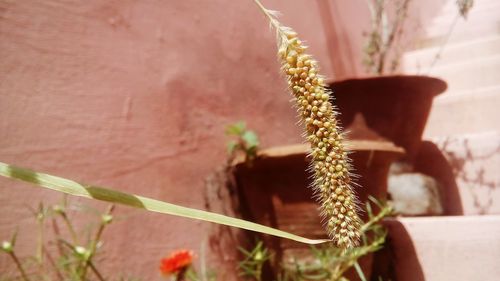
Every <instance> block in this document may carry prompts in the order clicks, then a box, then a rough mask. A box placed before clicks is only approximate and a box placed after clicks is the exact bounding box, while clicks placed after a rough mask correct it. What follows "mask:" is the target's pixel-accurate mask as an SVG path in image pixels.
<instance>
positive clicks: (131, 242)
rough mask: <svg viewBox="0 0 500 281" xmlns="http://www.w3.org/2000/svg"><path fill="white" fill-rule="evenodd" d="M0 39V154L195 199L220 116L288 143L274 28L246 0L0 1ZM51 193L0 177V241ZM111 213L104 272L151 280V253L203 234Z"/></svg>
mask: <svg viewBox="0 0 500 281" xmlns="http://www.w3.org/2000/svg"><path fill="white" fill-rule="evenodd" d="M0 37H1V38H2V39H1V40H0V58H1V63H0V77H1V80H0V120H1V121H0V135H1V136H2V137H1V138H0V159H1V161H4V162H7V163H13V164H16V165H20V166H25V167H30V168H33V169H36V170H41V171H45V172H48V173H52V174H55V175H60V176H64V177H68V178H72V179H77V180H81V181H84V182H89V183H94V184H100V185H104V186H109V187H115V188H118V189H120V190H123V191H127V192H134V193H138V194H142V195H146V196H150V197H154V198H158V199H163V200H167V201H169V202H175V203H178V204H182V205H186V206H191V207H197V208H203V207H204V200H203V192H204V185H203V180H204V178H205V177H206V176H207V175H208V174H209V173H210V172H212V171H213V170H214V169H215V168H216V167H217V166H219V165H220V164H222V163H223V162H224V160H225V159H226V149H225V142H226V139H225V136H224V127H225V126H226V125H227V124H229V123H232V122H235V121H238V120H240V119H243V120H247V121H248V123H249V126H250V127H251V128H253V129H255V130H256V131H257V132H258V133H259V134H260V136H261V139H262V144H263V146H272V145H278V144H291V143H296V142H299V141H300V129H299V128H298V127H297V126H296V125H295V112H294V110H293V109H291V107H290V105H289V96H288V94H287V93H286V92H285V91H284V89H285V87H286V85H285V83H284V82H282V81H283V80H282V79H281V78H280V76H279V75H278V69H279V65H278V63H277V61H276V59H275V50H276V48H275V43H274V33H272V32H270V31H269V29H268V24H267V22H266V19H265V18H264V17H263V16H262V15H261V13H260V12H259V11H258V10H257V9H256V7H255V5H254V4H253V3H252V2H251V1H243V2H240V1H227V0H226V1H222V0H219V1H105V2H103V1H83V2H82V1H55V0H51V1H0ZM59 198H60V195H59V194H57V193H54V192H50V191H38V190H36V189H34V188H33V187H31V186H28V185H26V184H21V183H15V182H12V181H9V180H5V179H0V213H1V214H2V215H1V216H0V239H2V240H3V239H8V237H9V236H10V234H11V233H12V232H13V231H14V229H15V227H16V225H19V226H20V228H19V231H20V237H19V244H20V247H23V246H22V245H24V246H26V247H25V248H27V246H31V242H33V241H30V239H34V236H33V234H32V233H31V232H32V230H33V226H34V223H33V221H32V220H31V217H30V213H29V210H28V209H27V208H26V206H28V205H29V206H36V204H38V202H39V201H40V200H44V201H45V202H56V201H57V200H59ZM82 202H83V203H85V204H89V202H90V201H87V200H85V201H83V200H82ZM97 206H99V207H100V208H101V209H103V206H104V205H103V204H99V205H97ZM7 214H8V215H7ZM120 214H121V215H125V214H126V215H127V216H126V217H125V219H124V220H121V221H119V222H117V223H116V224H115V225H114V226H113V227H112V228H111V229H110V231H109V232H107V233H106V235H105V241H106V244H105V248H104V249H105V251H106V264H108V265H109V267H108V268H107V269H106V270H104V272H105V273H106V274H109V273H111V272H113V271H112V269H113V268H114V269H119V270H124V271H126V272H128V273H131V274H134V275H138V276H140V277H142V278H143V280H158V279H159V276H158V271H157V267H158V262H159V259H160V257H162V256H163V255H165V254H166V253H167V252H168V251H170V250H173V249H176V248H189V249H193V250H195V251H198V250H199V248H200V245H201V243H202V241H203V240H204V239H206V236H208V233H206V231H207V230H208V228H209V227H208V224H205V223H200V222H197V221H191V220H186V219H178V218H173V217H169V216H162V215H157V214H152V213H145V212H140V211H133V210H131V209H126V208H119V209H118V211H117V215H118V216H119V215H120ZM198 253H199V251H198ZM209 257H211V258H212V259H211V260H210V263H209V265H208V266H210V267H213V268H216V267H218V265H219V264H221V263H224V264H227V267H226V269H227V268H231V269H233V268H234V266H235V264H234V261H233V263H230V261H229V262H227V261H226V260H224V258H232V257H221V256H215V255H210V256H209ZM10 265H11V263H10V260H7V258H6V257H5V256H4V255H2V256H0V269H6V268H10ZM218 270H219V271H220V275H222V274H223V273H224V272H223V271H224V270H225V269H224V268H218ZM0 271H2V270H0ZM223 279H224V278H223ZM223 279H221V280H223ZM226 280H229V278H226Z"/></svg>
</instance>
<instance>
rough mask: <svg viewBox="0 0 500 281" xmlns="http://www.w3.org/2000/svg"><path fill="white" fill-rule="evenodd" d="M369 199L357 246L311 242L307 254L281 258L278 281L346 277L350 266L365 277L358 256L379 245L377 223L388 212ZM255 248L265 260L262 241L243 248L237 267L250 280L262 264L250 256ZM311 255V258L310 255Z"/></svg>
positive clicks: (383, 232)
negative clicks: (365, 218) (247, 249)
mask: <svg viewBox="0 0 500 281" xmlns="http://www.w3.org/2000/svg"><path fill="white" fill-rule="evenodd" d="M370 201H371V203H370V202H367V203H366V212H367V215H368V221H367V222H366V223H365V224H363V225H362V227H361V233H362V237H361V241H362V243H361V246H359V247H355V248H351V249H347V250H346V249H341V248H337V247H335V246H334V245H333V244H325V245H323V246H320V247H314V246H312V247H311V249H310V253H309V257H308V258H306V259H304V258H302V259H299V258H297V257H294V258H292V261H291V262H288V261H287V262H285V263H283V264H282V265H281V268H280V269H279V272H280V273H279V274H278V276H277V280H278V281H310V280H320V281H348V280H349V279H347V277H346V276H345V273H346V272H347V270H349V269H351V268H354V270H355V271H356V272H357V274H358V276H359V278H360V279H361V280H362V281H365V280H367V279H366V276H364V274H363V271H362V269H361V267H360V265H359V259H360V258H362V257H363V256H366V255H367V254H370V253H373V252H375V251H377V250H379V249H381V248H382V247H383V245H384V243H385V238H386V236H387V232H386V230H385V228H384V227H383V226H382V224H380V221H381V220H382V219H383V218H385V217H387V216H389V215H391V214H392V208H391V207H389V206H387V205H386V204H382V203H380V202H379V201H377V200H376V199H374V198H372V197H370ZM372 204H374V205H375V206H376V208H377V209H378V210H377V211H378V212H377V213H375V212H374V211H373V207H372ZM257 252H262V253H265V256H266V257H267V259H265V261H267V260H268V259H269V256H270V254H269V253H268V251H267V249H266V248H264V246H263V245H262V242H259V243H258V244H257V246H256V247H255V248H254V249H253V250H252V251H251V252H247V251H244V250H243V253H244V254H245V259H244V260H243V261H242V262H241V263H240V270H242V274H243V275H244V276H249V277H251V278H253V280H257V281H259V280H261V278H262V277H261V274H262V272H261V271H259V270H258V269H259V268H260V269H261V268H262V264H263V263H257V262H255V261H253V260H252V257H254V256H255V255H256V253H257ZM311 257H312V259H311Z"/></svg>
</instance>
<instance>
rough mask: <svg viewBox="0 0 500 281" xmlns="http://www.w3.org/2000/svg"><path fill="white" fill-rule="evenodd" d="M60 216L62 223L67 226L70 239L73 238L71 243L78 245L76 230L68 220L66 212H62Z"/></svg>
mask: <svg viewBox="0 0 500 281" xmlns="http://www.w3.org/2000/svg"><path fill="white" fill-rule="evenodd" d="M61 216H62V218H63V220H64V223H65V224H66V226H67V227H68V230H69V232H70V234H71V239H72V240H73V244H74V245H78V236H77V235H76V231H75V228H74V227H73V224H72V223H71V221H70V220H69V218H68V216H67V215H66V213H62V214H61Z"/></svg>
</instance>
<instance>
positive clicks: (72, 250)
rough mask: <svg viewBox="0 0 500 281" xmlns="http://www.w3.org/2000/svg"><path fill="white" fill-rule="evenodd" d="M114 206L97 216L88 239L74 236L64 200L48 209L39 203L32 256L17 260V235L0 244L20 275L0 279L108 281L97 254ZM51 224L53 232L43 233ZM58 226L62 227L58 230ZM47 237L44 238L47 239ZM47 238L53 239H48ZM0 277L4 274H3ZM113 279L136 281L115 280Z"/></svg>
mask: <svg viewBox="0 0 500 281" xmlns="http://www.w3.org/2000/svg"><path fill="white" fill-rule="evenodd" d="M113 208H114V207H113V205H111V206H110V207H109V208H108V209H107V210H106V211H105V212H104V213H101V214H100V216H99V221H98V223H97V227H94V228H92V227H90V226H89V227H88V229H89V232H88V233H87V237H85V238H84V237H82V236H83V235H81V236H79V235H77V231H76V229H75V226H74V223H73V222H72V219H71V217H70V215H69V214H68V206H67V201H66V198H64V200H62V203H61V204H56V205H53V206H50V207H46V206H44V204H42V203H40V204H39V206H38V208H37V209H36V210H33V214H34V217H35V220H36V222H37V229H38V230H37V233H36V236H37V244H36V249H35V253H34V254H33V255H32V256H29V257H24V258H20V257H18V255H17V254H16V251H15V245H16V237H17V232H15V234H14V235H13V236H12V238H11V239H10V240H9V241H4V242H3V243H2V248H1V249H2V251H3V252H4V253H6V254H8V255H9V256H10V257H11V259H12V261H13V263H14V264H15V266H16V269H17V272H18V273H19V274H18V275H19V276H16V274H14V273H12V275H11V276H7V275H6V273H4V274H5V276H2V278H3V279H1V280H5V281H7V280H23V281H32V280H46V281H52V280H64V281H66V280H68V281H87V280H99V281H104V280H110V279H106V278H105V277H104V276H103V275H102V273H101V272H100V271H99V269H98V268H99V267H98V260H97V259H96V255H97V254H98V252H99V250H100V248H101V245H102V241H101V238H102V234H103V232H104V230H105V228H106V227H107V226H108V225H109V224H111V223H112V221H113V216H112V211H113ZM48 222H50V225H51V226H52V232H51V233H46V232H47V231H46V226H47V224H48ZM61 224H62V225H64V227H63V228H62V227H61ZM63 232H67V233H68V235H69V237H68V238H66V237H63V235H62V233H63ZM46 236H47V237H46ZM48 237H54V238H53V239H49V238H48ZM2 275H3V274H2ZM115 280H120V281H125V280H136V279H126V278H123V277H121V278H118V279H115Z"/></svg>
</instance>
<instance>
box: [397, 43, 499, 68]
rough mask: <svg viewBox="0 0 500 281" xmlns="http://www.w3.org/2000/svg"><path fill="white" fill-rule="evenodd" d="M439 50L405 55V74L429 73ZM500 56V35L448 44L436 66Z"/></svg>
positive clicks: (431, 49) (429, 49)
mask: <svg viewBox="0 0 500 281" xmlns="http://www.w3.org/2000/svg"><path fill="white" fill-rule="evenodd" d="M439 49H440V46H437V47H431V48H424V49H419V50H415V51H411V52H407V53H405V54H404V56H403V58H402V65H403V69H404V70H405V73H420V74H425V73H427V72H428V70H429V68H430V66H431V64H432V61H434V58H435V56H436V55H437V54H438V52H439ZM499 54H500V35H497V36H491V37H486V38H480V39H476V40H472V41H466V42H463V43H448V44H446V45H445V46H444V48H443V49H442V52H441V54H440V55H439V58H438V60H437V61H436V63H435V66H446V65H448V64H453V63H456V62H458V61H462V62H463V61H470V60H475V59H481V58H485V57H489V56H495V55H499Z"/></svg>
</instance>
